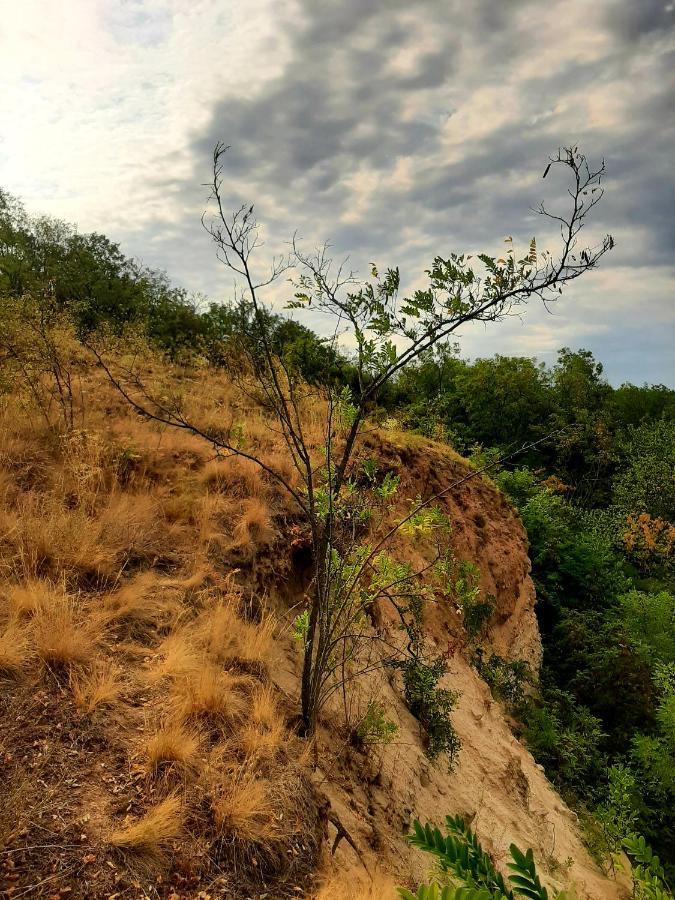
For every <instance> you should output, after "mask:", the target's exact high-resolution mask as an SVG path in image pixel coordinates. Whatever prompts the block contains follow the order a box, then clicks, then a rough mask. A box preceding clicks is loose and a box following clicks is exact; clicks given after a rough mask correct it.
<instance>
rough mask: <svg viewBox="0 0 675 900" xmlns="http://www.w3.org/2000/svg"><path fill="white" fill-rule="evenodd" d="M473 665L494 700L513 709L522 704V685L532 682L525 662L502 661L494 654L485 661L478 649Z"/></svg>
mask: <svg viewBox="0 0 675 900" xmlns="http://www.w3.org/2000/svg"><path fill="white" fill-rule="evenodd" d="M473 663H474V665H475V667H476V669H477V670H478V674H479V675H480V676H481V678H482V679H483V680H484V681H485V682H487V684H488V687H489V688H490V691H491V692H492V696H493V697H494V698H495V699H496V700H502V701H504V703H507V704H508V705H509V706H514V707H518V706H519V705H520V704H521V703H522V702H523V700H524V698H525V690H524V685H525V684H528V683H529V682H531V681H532V673H531V672H530V669H529V666H528V665H527V663H526V662H523V660H520V659H514V660H508V659H504V658H503V657H501V656H498V655H497V654H496V653H492V654H491V655H490V657H489V659H487V660H486V659H485V658H484V655H483V651H482V650H481V649H480V648H478V649H477V650H476V652H475V654H474V657H473Z"/></svg>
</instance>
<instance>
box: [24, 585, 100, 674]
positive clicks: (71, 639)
mask: <svg viewBox="0 0 675 900" xmlns="http://www.w3.org/2000/svg"><path fill="white" fill-rule="evenodd" d="M31 633H32V636H33V640H34V642H35V649H36V651H37V654H38V656H39V657H40V659H41V660H42V661H43V662H44V663H45V665H47V666H49V667H50V668H52V669H68V668H70V667H72V666H80V665H86V664H87V663H89V662H91V659H92V657H93V655H94V651H95V647H96V634H95V631H94V628H93V626H92V622H91V621H86V620H85V618H84V614H83V610H82V607H81V605H80V604H79V603H78V601H77V599H76V598H75V597H73V596H71V595H69V594H67V593H65V592H64V591H59V590H53V591H51V592H49V593H47V594H44V595H43V596H42V598H41V600H40V603H39V604H38V606H37V607H36V608H35V610H34V612H33V618H32V622H31Z"/></svg>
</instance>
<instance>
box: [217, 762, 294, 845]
mask: <svg viewBox="0 0 675 900" xmlns="http://www.w3.org/2000/svg"><path fill="white" fill-rule="evenodd" d="M213 818H214V822H215V824H216V827H217V828H218V830H219V831H221V832H222V833H224V834H228V835H230V836H232V837H235V838H236V839H237V840H238V841H240V842H242V843H265V842H268V841H272V840H274V838H275V837H276V836H277V835H278V832H279V829H278V823H277V820H276V816H275V804H274V802H273V799H272V793H271V787H270V785H269V783H268V782H266V781H265V780H263V779H260V778H256V777H255V775H253V774H251V773H250V772H247V771H246V770H244V771H239V772H236V773H235V774H234V775H233V777H231V778H230V780H228V781H227V782H226V783H225V784H224V785H223V786H222V787H221V789H220V791H219V792H218V794H217V796H216V798H215V799H214V801H213Z"/></svg>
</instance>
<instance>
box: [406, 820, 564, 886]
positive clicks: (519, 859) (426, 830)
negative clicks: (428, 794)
mask: <svg viewBox="0 0 675 900" xmlns="http://www.w3.org/2000/svg"><path fill="white" fill-rule="evenodd" d="M445 822H446V828H447V832H448V833H447V834H446V835H443V834H442V833H441V831H440V829H438V828H434V827H433V826H432V825H429V824H427V825H425V826H422V825H421V824H420V823H419V822H418V821H417V820H415V822H414V825H413V827H414V833H413V834H411V835H410V837H409V838H408V840H409V841H410V843H411V844H413V845H414V846H415V847H418V848H419V849H420V850H424V852H425V853H430V854H431V855H432V856H434V857H435V858H436V861H437V872H436V874H434V875H433V876H432V879H433V880H432V881H431V882H430V883H428V884H421V885H420V886H419V887H418V889H417V893H416V894H413V893H411V892H410V891H408V890H406V889H405V888H399V894H400V896H401V897H402V898H403V900H515V897H527V898H529V900H549V893H548V890H547V889H546V888H545V887H544V886H543V885H542V883H541V880H540V878H539V876H538V875H537V869H536V866H535V862H534V855H533V853H532V850H528V851H527V853H523V852H522V851H521V850H519V849H518V847H516V845H515V844H511V847H510V848H509V849H510V853H511V862H510V863H508V867H509V869H510V873H509V876H508V882H509V884H507V882H506V880H505V879H504V876H503V875H502V874H501V873H500V872H498V871H497V869H496V868H495V865H494V862H493V861H492V858H491V857H490V856H489V855H488V854H487V853H486V852H485V850H483V848H482V847H481V845H480V842H479V841H478V838H477V837H476V835H475V834H474V833H473V831H472V830H471V829H470V828H469V827H468V826H467V825H466V823H465V822H464V820H463V819H462V818H461V817H460V816H455V817H454V818H453V817H452V816H448V817H447V818H446V820H445ZM568 896H569V895H567V894H565V893H564V892H562V893H561V892H557V891H556V892H554V893H553V895H552V898H551V900H565V898H566V897H568Z"/></svg>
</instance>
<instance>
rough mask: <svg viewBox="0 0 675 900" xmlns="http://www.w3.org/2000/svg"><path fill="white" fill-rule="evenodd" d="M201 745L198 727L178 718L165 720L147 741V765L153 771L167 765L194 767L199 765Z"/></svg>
mask: <svg viewBox="0 0 675 900" xmlns="http://www.w3.org/2000/svg"><path fill="white" fill-rule="evenodd" d="M200 746H201V736H200V734H199V732H198V731H197V729H195V728H188V727H186V725H185V724H184V723H183V722H180V721H178V720H174V721H170V722H165V723H164V724H163V725H161V726H160V727H159V728H158V729H157V731H155V733H154V734H152V735H151V736H150V737H149V738H148V740H147V741H146V743H145V746H144V755H145V758H146V763H147V767H148V769H149V770H150V771H151V772H157V771H159V770H160V769H162V768H164V767H166V766H177V767H179V768H181V769H186V770H189V769H193V768H195V767H196V765H197V755H198V753H199V749H200Z"/></svg>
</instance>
